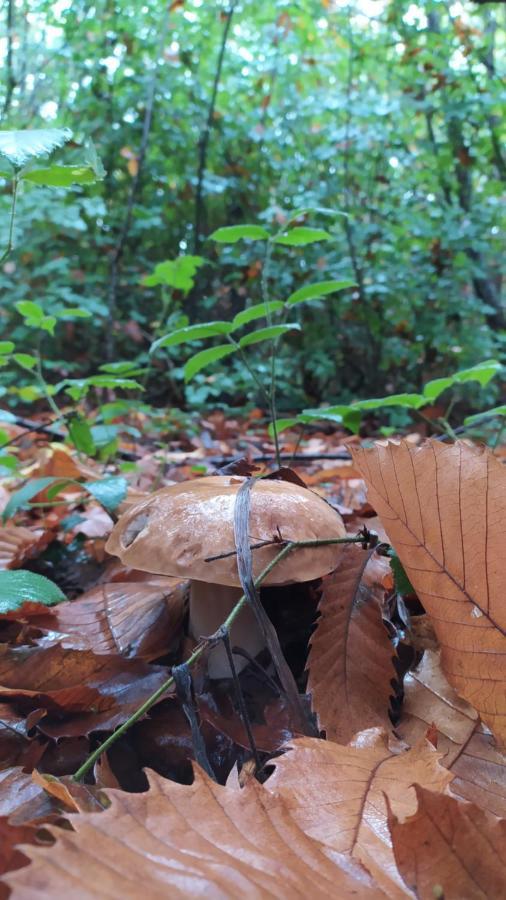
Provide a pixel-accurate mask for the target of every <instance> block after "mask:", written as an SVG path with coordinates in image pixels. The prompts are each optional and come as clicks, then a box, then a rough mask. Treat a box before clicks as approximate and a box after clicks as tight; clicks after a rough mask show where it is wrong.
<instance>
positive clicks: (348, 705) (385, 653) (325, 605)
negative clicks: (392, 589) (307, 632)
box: [306, 545, 396, 743]
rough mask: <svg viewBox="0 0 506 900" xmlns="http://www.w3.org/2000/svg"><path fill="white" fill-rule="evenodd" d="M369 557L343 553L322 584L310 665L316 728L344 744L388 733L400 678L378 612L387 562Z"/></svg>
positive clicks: (354, 550)
mask: <svg viewBox="0 0 506 900" xmlns="http://www.w3.org/2000/svg"><path fill="white" fill-rule="evenodd" d="M371 556H372V553H371V552H365V551H364V550H360V549H358V548H357V547H355V546H353V545H350V546H348V547H345V548H343V551H342V554H341V556H340V559H339V564H338V566H337V568H336V569H335V571H334V572H332V573H331V574H330V575H327V576H326V577H325V578H324V579H323V584H322V595H321V600H320V603H319V606H318V611H319V613H320V618H319V619H318V622H317V625H316V629H315V631H314V633H313V635H312V637H311V646H310V651H309V656H308V661H307V665H306V668H307V669H308V672H309V677H308V688H307V689H308V693H310V695H311V703H312V708H313V710H314V712H315V713H316V716H317V721H318V727H319V728H320V729H321V730H324V731H325V733H326V736H327V738H328V739H330V740H335V741H340V742H341V743H347V742H348V741H349V740H351V738H352V737H353V735H354V734H356V733H357V731H360V730H364V729H366V728H371V727H373V726H376V725H381V726H383V727H385V728H389V727H390V721H389V718H388V709H389V705H390V703H389V697H390V694H391V691H392V688H391V682H392V680H393V679H395V675H396V673H395V669H394V666H393V661H392V657H393V649H392V644H391V643H390V640H389V638H388V635H387V632H386V629H385V627H384V625H383V622H382V618H381V611H380V606H379V603H380V600H381V597H382V596H383V593H384V590H383V587H382V578H383V576H384V575H385V573H387V572H388V571H389V569H390V567H389V564H388V561H387V560H386V559H385V558H382V557H379V556H377V555H374V557H373V558H372V559H371Z"/></svg>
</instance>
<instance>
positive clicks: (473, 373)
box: [423, 359, 502, 401]
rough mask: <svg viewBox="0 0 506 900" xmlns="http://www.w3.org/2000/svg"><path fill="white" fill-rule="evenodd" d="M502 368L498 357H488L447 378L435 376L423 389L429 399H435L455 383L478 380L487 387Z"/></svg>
mask: <svg viewBox="0 0 506 900" xmlns="http://www.w3.org/2000/svg"><path fill="white" fill-rule="evenodd" d="M501 369H502V366H501V363H500V362H498V361H497V360H496V359H486V360H484V362H481V363H478V364H477V365H476V366H472V367H471V368H470V369H461V371H460V372H455V373H454V374H453V375H448V376H447V377H446V378H434V380H433V381H428V382H427V384H426V385H425V387H424V389H423V395H424V397H425V398H426V399H427V400H430V401H434V400H437V398H438V397H439V395H440V394H442V393H443V391H446V390H447V389H448V388H449V387H452V386H453V385H454V384H464V383H465V382H467V381H478V382H479V384H481V386H482V387H485V386H486V385H487V384H488V383H489V381H490V380H491V379H492V378H493V377H494V375H497V373H498V372H500V371H501Z"/></svg>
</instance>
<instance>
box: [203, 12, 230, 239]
mask: <svg viewBox="0 0 506 900" xmlns="http://www.w3.org/2000/svg"><path fill="white" fill-rule="evenodd" d="M236 2H237V0H232V2H231V3H230V6H229V8H228V10H227V12H226V13H225V24H224V27H223V34H222V38H221V45H220V52H219V54H218V61H217V64H216V72H215V73H214V81H213V89H212V91H211V98H210V100H209V107H208V110H207V116H206V121H205V124H204V128H203V129H202V133H201V135H200V139H199V143H198V167H197V189H196V191H195V220H194V229H195V230H194V235H193V250H194V253H198V252H199V249H200V244H201V241H202V233H201V232H202V228H203V222H204V219H205V198H204V176H205V172H206V165H207V151H208V149H209V140H210V137H211V131H212V127H213V121H214V110H215V107H216V98H217V96H218V87H219V84H220V79H221V70H222V68H223V60H224V58H225V49H226V46H227V39H228V34H229V31H230V25H231V23H232V16H233V14H234V10H235V7H236Z"/></svg>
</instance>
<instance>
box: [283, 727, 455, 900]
mask: <svg viewBox="0 0 506 900" xmlns="http://www.w3.org/2000/svg"><path fill="white" fill-rule="evenodd" d="M291 747H292V749H291V750H290V751H289V752H288V753H286V754H285V755H284V756H281V757H280V758H279V759H276V761H275V766H276V768H275V772H274V775H273V776H272V777H271V778H270V779H269V780H268V781H267V782H266V787H267V788H268V789H269V790H272V791H278V792H279V793H280V794H281V796H282V797H283V798H284V799H285V800H286V801H287V803H288V805H289V807H290V810H291V815H292V816H293V818H294V819H295V821H296V822H297V824H298V825H300V827H301V828H302V830H303V831H304V832H305V833H306V834H308V835H310V836H311V837H313V838H315V839H316V840H319V841H321V842H322V843H324V844H326V845H327V846H328V847H331V848H332V849H334V850H337V851H339V852H340V853H349V854H350V855H351V856H352V857H353V858H355V859H356V860H358V861H359V862H361V863H362V865H364V866H365V868H366V869H367V870H368V871H369V872H370V873H371V875H372V876H373V878H374V879H375V881H376V883H377V884H378V885H379V887H380V888H381V889H382V890H383V891H384V892H385V893H386V894H387V895H388V896H389V897H404V896H406V889H405V887H404V884H403V882H402V880H401V878H400V876H399V874H398V872H397V867H396V864H395V860H394V856H393V852H392V844H391V840H390V833H389V830H388V823H387V806H386V801H385V797H386V798H387V799H388V802H389V804H390V807H391V809H392V811H393V812H394V813H395V815H397V816H398V818H399V819H400V820H401V821H402V820H404V819H405V818H406V816H409V815H411V814H412V813H414V812H415V811H416V796H415V793H414V790H413V783H414V782H416V783H418V784H421V785H423V786H424V787H426V788H429V789H430V790H433V791H439V792H440V791H444V790H445V789H446V787H447V785H448V784H449V783H450V781H451V779H452V775H450V773H449V772H447V771H446V769H443V768H442V766H440V764H439V756H440V755H439V754H438V753H437V752H436V751H435V750H434V748H433V747H432V746H431V745H430V744H429V743H428V741H423V742H422V743H420V745H419V746H417V747H413V748H412V749H411V750H408V751H407V752H406V751H404V752H402V750H401V749H400V747H396V748H395V749H396V750H397V751H398V752H392V750H391V749H389V747H388V745H387V740H386V736H385V735H383V734H382V733H381V731H380V729H377V728H371V729H369V730H368V731H364V732H362V733H361V734H358V735H357V736H356V738H355V740H354V741H353V742H352V743H351V744H349V745H348V746H346V747H345V746H342V745H341V744H334V743H331V742H330V741H321V740H317V739H315V738H300V739H298V740H296V741H294V742H293V743H292V744H291Z"/></svg>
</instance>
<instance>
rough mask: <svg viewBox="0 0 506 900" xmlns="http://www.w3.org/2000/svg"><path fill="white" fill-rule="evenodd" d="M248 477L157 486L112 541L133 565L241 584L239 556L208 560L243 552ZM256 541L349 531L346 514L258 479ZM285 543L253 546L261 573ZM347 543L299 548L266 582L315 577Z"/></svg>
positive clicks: (111, 547) (282, 484) (298, 489)
mask: <svg viewBox="0 0 506 900" xmlns="http://www.w3.org/2000/svg"><path fill="white" fill-rule="evenodd" d="M244 480H245V479H244V478H242V477H240V476H235V475H234V476H224V475H212V476H206V477H204V478H198V479H195V480H194V481H186V482H183V483H180V484H173V485H170V487H166V488H162V489H161V490H159V491H156V492H155V493H154V494H152V495H151V496H150V497H148V498H147V499H146V500H143V501H141V502H140V503H138V504H136V505H135V506H133V507H132V508H131V509H130V510H128V512H126V513H124V515H123V516H121V518H120V520H119V522H118V523H117V524H116V526H115V527H114V529H113V531H112V534H111V536H110V537H109V540H108V542H107V545H106V549H107V550H108V552H109V553H111V554H114V555H116V556H119V558H120V559H121V561H122V562H123V563H125V564H126V565H129V566H132V567H133V568H136V569H141V570H143V571H147V572H153V573H156V574H158V575H174V576H180V577H184V578H191V579H194V580H198V581H204V582H207V583H212V584H225V585H232V586H237V587H239V586H240V580H239V576H238V572H237V562H236V556H235V554H233V553H232V555H229V556H225V557H223V558H221V559H214V560H213V561H211V562H206V559H207V558H208V557H215V556H219V555H220V554H227V553H230V551H234V550H235V540H234V507H235V501H236V497H237V493H238V491H239V488H240V487H241V485H242V483H243V482H244ZM249 531H250V543H251V544H252V545H254V544H257V543H261V542H262V541H276V540H279V539H281V540H284V541H308V540H325V539H331V538H340V537H344V536H345V534H346V530H345V527H344V524H343V521H342V519H341V517H340V515H339V513H338V512H337V511H336V510H334V509H333V508H332V507H331V506H330V505H329V504H328V503H326V502H325V500H323V499H322V498H321V497H319V496H318V495H317V494H315V493H313V492H312V491H310V490H308V489H307V488H304V487H302V486H299V485H297V484H292V483H290V482H287V481H274V480H267V479H263V478H262V479H255V480H254V482H253V485H252V489H251V503H250V517H249ZM279 549H280V548H279V545H278V546H276V544H275V543H273V544H272V545H271V546H268V547H262V548H259V549H256V550H253V576H254V577H257V576H258V575H259V574H260V572H261V571H262V570H263V569H264V568H265V566H267V565H268V563H269V562H270V561H271V560H272V559H274V557H275V556H276V554H277V553H278V552H279ZM338 554H339V545H330V546H322V547H311V548H301V549H299V550H294V551H293V553H291V554H289V555H288V556H287V557H286V558H285V559H284V560H282V561H281V562H280V563H279V564H278V565H277V566H276V567H275V568H274V569H273V571H272V572H271V573H270V574H269V576H268V577H267V578H266V580H265V581H264V584H266V585H267V584H271V585H275V584H279V585H281V584H290V583H294V582H302V581H311V580H313V579H314V578H320V577H321V576H322V575H326V574H327V573H328V572H331V571H332V570H333V569H334V568H335V567H336V565H337V560H338Z"/></svg>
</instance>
